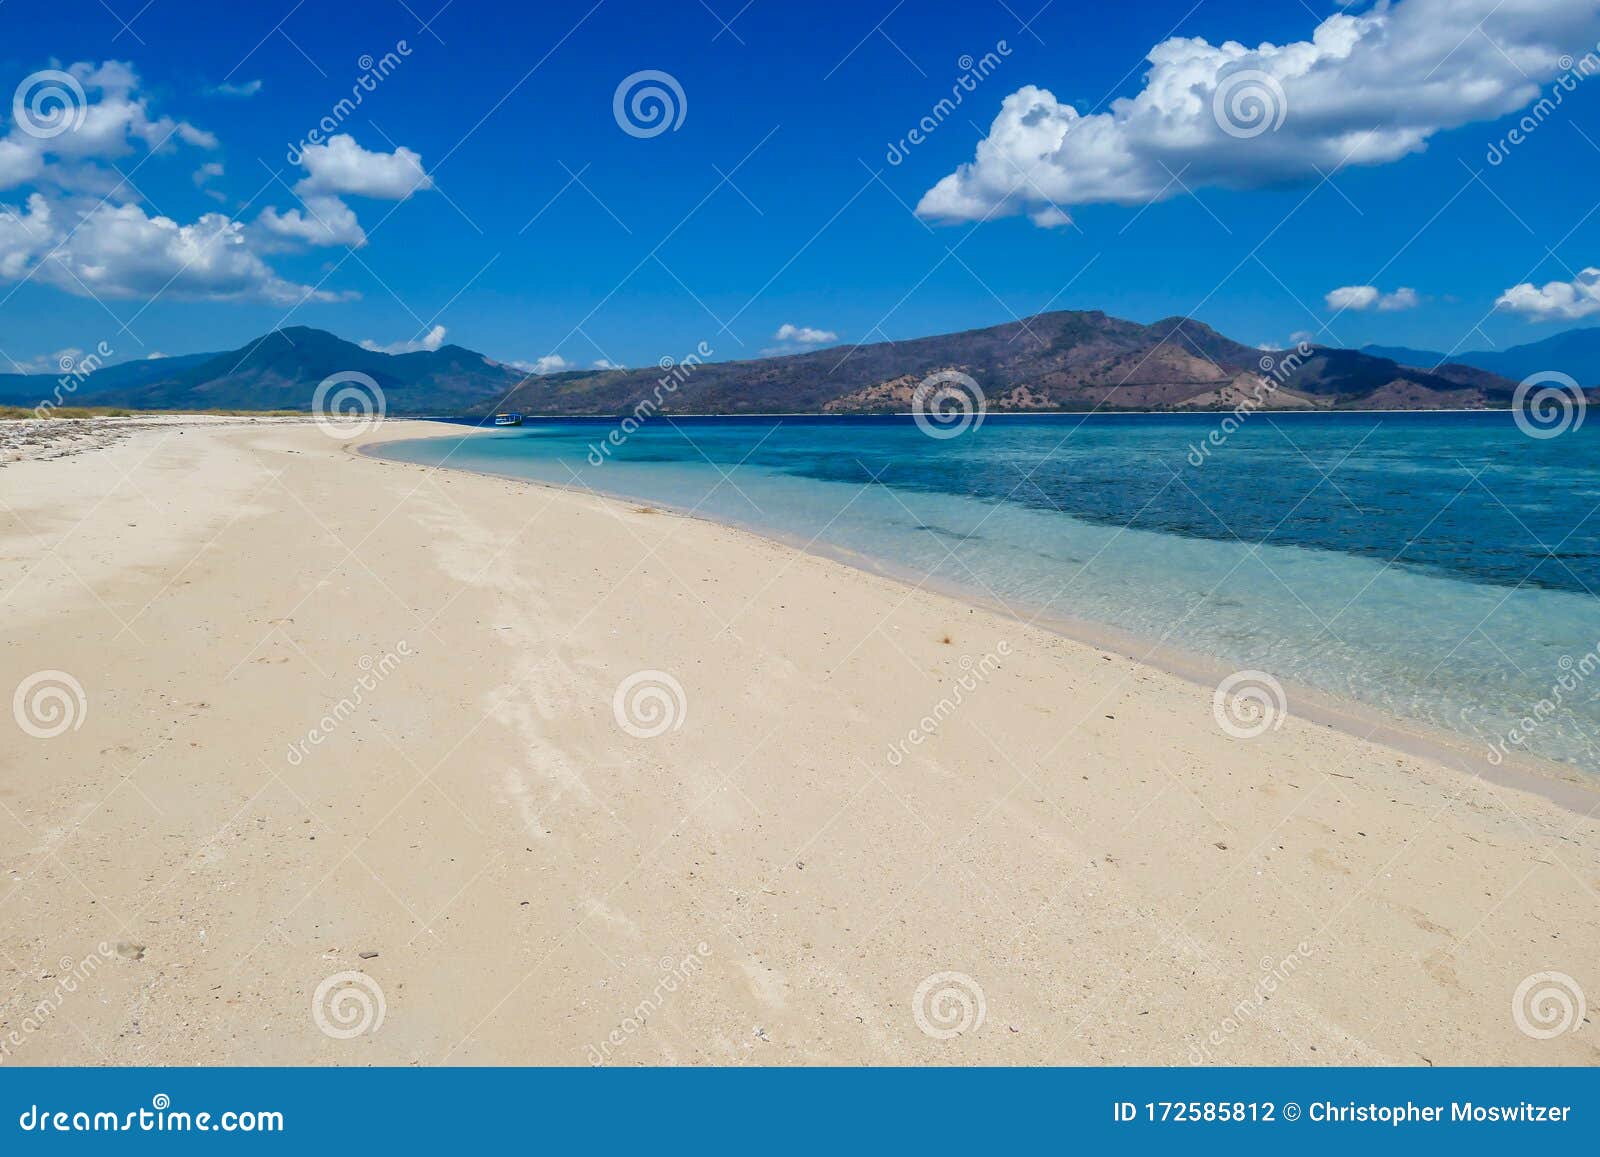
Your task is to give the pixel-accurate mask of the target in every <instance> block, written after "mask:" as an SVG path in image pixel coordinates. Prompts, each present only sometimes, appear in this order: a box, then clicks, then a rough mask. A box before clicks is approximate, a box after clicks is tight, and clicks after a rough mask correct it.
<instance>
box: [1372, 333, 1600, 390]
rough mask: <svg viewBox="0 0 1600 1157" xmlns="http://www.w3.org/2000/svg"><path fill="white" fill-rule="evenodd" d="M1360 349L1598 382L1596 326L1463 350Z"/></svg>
mask: <svg viewBox="0 0 1600 1157" xmlns="http://www.w3.org/2000/svg"><path fill="white" fill-rule="evenodd" d="M1361 352H1362V353H1366V354H1371V355H1373V356H1374V357H1380V358H1389V359H1390V360H1392V361H1396V362H1400V363H1401V364H1403V365H1408V366H1428V367H1431V366H1436V365H1439V364H1440V363H1441V362H1458V363H1460V364H1462V365H1467V366H1475V367H1476V368H1478V369H1480V370H1488V371H1489V372H1490V373H1492V374H1499V375H1500V376H1501V377H1506V378H1513V379H1515V380H1517V381H1521V380H1522V379H1523V378H1525V377H1527V376H1528V375H1530V374H1537V373H1540V372H1542V371H1544V370H1559V371H1560V372H1561V373H1564V374H1568V375H1570V376H1571V377H1572V378H1573V379H1575V380H1576V381H1577V382H1578V383H1579V384H1580V385H1587V386H1593V385H1600V328H1590V329H1572V330H1567V331H1566V332H1565V333H1558V334H1556V335H1555V336H1553V337H1547V338H1545V339H1544V340H1543V341H1536V342H1529V343H1528V344H1527V345H1514V346H1510V347H1508V348H1506V349H1503V350H1474V351H1472V352H1470V353H1464V354H1441V353H1435V352H1433V351H1431V350H1417V349H1407V348H1406V347H1405V346H1378V345H1368V346H1362V347H1361Z"/></svg>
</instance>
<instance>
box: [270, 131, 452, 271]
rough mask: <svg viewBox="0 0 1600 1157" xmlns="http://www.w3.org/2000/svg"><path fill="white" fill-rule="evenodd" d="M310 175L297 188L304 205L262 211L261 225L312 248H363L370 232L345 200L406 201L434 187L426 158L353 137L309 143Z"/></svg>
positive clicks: (304, 156)
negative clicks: (382, 149) (376, 146)
mask: <svg viewBox="0 0 1600 1157" xmlns="http://www.w3.org/2000/svg"><path fill="white" fill-rule="evenodd" d="M300 164H301V165H302V166H303V167H304V168H305V170H306V176H305V177H304V178H302V179H301V180H300V181H299V182H298V183H297V184H296V185H295V186H294V190H293V191H294V194H295V196H297V197H299V198H300V205H301V207H300V208H298V209H294V208H291V209H288V210H286V211H283V212H279V210H278V209H277V208H276V207H269V208H266V209H263V210H262V211H261V215H260V216H259V217H258V218H257V223H258V224H259V225H260V226H261V227H262V228H263V229H265V230H266V231H267V232H268V233H271V234H273V235H274V236H277V237H281V238H286V239H288V240H291V241H297V242H303V243H305V244H307V245H348V246H350V247H351V248H352V249H359V248H361V247H362V246H363V245H365V244H366V243H367V234H366V232H365V230H363V229H362V228H361V222H360V221H359V220H357V219H356V214H355V210H354V209H352V208H350V206H349V205H348V204H346V203H345V201H344V197H345V196H356V197H372V198H374V199H377V200H383V201H404V200H405V199H406V198H407V197H409V196H411V194H412V193H414V192H417V191H418V190H421V189H431V188H433V179H432V178H431V177H429V176H428V174H427V172H426V171H425V170H424V169H423V167H422V158H421V157H420V156H418V155H417V154H416V153H414V152H412V151H411V150H410V149H408V148H405V147H403V146H402V147H397V148H396V149H395V150H394V152H392V153H383V152H373V151H371V150H368V149H364V148H362V147H361V146H360V145H359V144H357V143H356V139H355V138H354V137H352V136H351V135H350V134H349V133H340V134H339V135H338V136H336V137H333V138H332V139H330V140H329V141H328V143H327V144H325V145H307V146H306V147H305V148H304V149H303V150H302V151H301V153H300Z"/></svg>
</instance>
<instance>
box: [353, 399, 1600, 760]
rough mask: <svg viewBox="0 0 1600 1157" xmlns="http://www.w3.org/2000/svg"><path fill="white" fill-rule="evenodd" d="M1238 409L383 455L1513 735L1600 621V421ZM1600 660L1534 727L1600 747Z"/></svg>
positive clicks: (1577, 751) (441, 442) (441, 446)
mask: <svg viewBox="0 0 1600 1157" xmlns="http://www.w3.org/2000/svg"><path fill="white" fill-rule="evenodd" d="M1220 420H1221V419H1220V416H1218V415H1213V414H1191V415H1104V416H1102V415H1095V416H1084V415H1048V416H1027V417H998V416H991V417H989V419H988V420H987V421H986V422H984V423H983V424H982V425H981V426H980V427H978V428H976V429H973V430H968V431H967V432H965V433H963V434H961V435H960V436H958V437H954V438H949V439H937V438H932V437H929V436H927V435H926V434H924V433H923V432H922V431H921V430H920V429H919V428H918V427H917V426H916V425H915V423H913V422H912V421H911V420H910V419H909V418H851V419H808V418H786V419H781V420H780V419H693V420H672V421H669V420H667V419H664V418H656V419H653V420H651V421H649V422H646V423H645V424H644V425H643V426H642V427H641V428H640V429H638V430H636V431H634V432H632V433H631V434H630V435H629V436H627V437H626V438H623V439H621V440H620V444H619V443H618V442H617V441H616V440H612V439H610V438H609V437H608V436H609V435H611V434H612V433H613V432H614V431H616V430H617V423H616V422H615V421H614V420H563V421H554V422H540V423H539V424H536V425H528V426H524V427H522V428H520V429H511V430H496V431H492V432H488V433H484V434H480V435H474V436H473V437H471V438H470V439H467V440H465V441H464V442H463V441H460V440H454V439H429V440H424V441H419V442H411V443H400V444H397V445H395V446H391V447H388V448H386V450H385V452H386V453H388V454H390V455H393V456H396V457H404V458H406V459H408V460H411V461H417V462H440V461H445V463H446V464H448V465H453V466H458V467H463V468H469V469H478V470H487V471H493V472H496V473H502V474H511V475H516V476H520V477H528V478H538V479H542V480H546V481H554V482H561V483H569V484H575V485H583V486H588V487H592V488H594V489H596V490H601V491H605V492H609V493H617V494H626V495H630V496H633V497H638V498H642V499H648V500H652V501H656V502H661V503H666V504H671V505H674V506H677V507H681V508H685V509H693V510H696V511H698V512H699V513H702V514H706V515H709V516H711V517H716V518H721V519H725V520H728V521H732V522H737V523H740V524H744V525H749V526H754V527H757V528H761V529H767V530H773V531H777V532H780V533H782V534H784V535H787V536H791V537H794V536H797V537H799V538H801V539H803V540H811V539H813V538H816V539H817V540H818V541H820V542H823V543H827V544H829V545H832V546H836V547H842V548H845V549H848V550H852V551H856V552H859V553H861V554H864V555H867V556H871V557H874V558H877V559H880V560H882V561H883V562H885V563H888V564H891V565H893V566H895V567H896V568H898V569H901V570H908V571H911V572H913V573H916V574H926V575H931V576H933V577H935V578H937V579H939V580H940V581H942V582H946V583H950V582H953V583H957V584H961V585H964V586H966V587H968V588H970V589H972V590H973V591H974V592H976V593H978V594H980V595H983V596H984V597H987V598H992V599H997V600H999V601H1002V602H1004V603H1006V604H1008V605H1010V606H1011V607H1013V608H1014V609H1016V610H1018V611H1019V612H1020V613H1023V614H1025V615H1028V614H1037V613H1041V612H1042V613H1044V614H1047V615H1048V614H1051V613H1054V614H1059V615H1064V616H1070V617H1074V618H1079V619H1088V620H1094V621H1099V622H1104V623H1108V624H1111V625H1113V626H1116V627H1119V628H1122V629H1124V630H1128V631H1133V632H1135V633H1137V634H1139V635H1142V636H1145V637H1147V638H1149V639H1151V640H1152V641H1158V640H1159V641H1164V642H1167V643H1170V644H1174V645H1177V646H1180V647H1183V648H1186V649H1188V650H1191V651H1196V652H1199V653H1202V654H1206V655H1212V656H1215V657H1217V658H1220V659H1222V660H1224V661H1226V662H1230V663H1237V664H1239V665H1240V666H1251V667H1259V668H1262V669H1265V670H1269V671H1272V672H1273V673H1274V674H1275V675H1277V676H1278V677H1279V678H1282V679H1286V680H1293V681H1298V682H1301V683H1305V684H1308V685H1311V686H1314V687H1318V688H1321V689H1324V690H1326V691H1329V692H1332V693H1335V694H1339V695H1345V696H1349V697H1353V698H1355V699H1358V700H1361V701H1363V702H1366V703H1369V704H1372V705H1374V706H1378V707H1381V708H1384V709H1386V710H1389V711H1391V712H1394V713H1396V714H1398V715H1401V716H1403V717H1408V718H1412V719H1416V720H1419V721H1422V722H1425V723H1428V724H1431V725H1434V726H1438V727H1444V728H1447V729H1450V730H1454V731H1458V732H1465V733H1467V734H1469V735H1481V736H1483V737H1484V738H1485V739H1486V740H1487V741H1491V742H1492V741H1494V740H1497V739H1500V738H1501V737H1502V736H1503V733H1504V732H1505V730H1506V729H1507V728H1508V727H1510V726H1511V725H1512V724H1513V723H1514V722H1515V721H1516V720H1517V719H1519V718H1521V717H1522V716H1524V715H1525V714H1527V713H1528V712H1529V711H1531V710H1532V709H1533V706H1534V704H1536V703H1538V702H1539V701H1540V700H1542V699H1548V698H1550V697H1551V695H1552V689H1553V688H1554V687H1555V686H1556V684H1557V682H1558V680H1561V679H1563V677H1564V676H1565V677H1566V680H1567V682H1568V683H1571V682H1572V681H1573V679H1572V674H1571V671H1573V670H1577V669H1579V668H1580V667H1581V666H1582V662H1581V660H1582V658H1583V656H1585V655H1587V654H1589V653H1591V652H1593V651H1594V650H1595V648H1596V646H1597V643H1600V600H1597V598H1596V595H1595V592H1596V591H1600V518H1597V517H1596V514H1597V511H1600V423H1595V424H1593V425H1588V426H1581V427H1579V428H1578V429H1576V430H1570V431H1568V432H1567V433H1565V434H1562V435H1561V436H1559V437H1553V438H1548V439H1540V438H1534V437H1530V436H1528V435H1526V434H1524V433H1523V432H1521V430H1519V429H1518V427H1517V425H1516V424H1515V423H1514V422H1513V420H1512V418H1511V416H1510V415H1509V414H1503V413H1477V414H1370V415H1369V414H1268V413H1257V414H1254V415H1251V416H1249V417H1248V418H1246V419H1245V420H1244V422H1243V423H1242V424H1240V425H1239V426H1238V428H1237V429H1234V430H1233V431H1232V432H1231V433H1230V434H1228V435H1227V436H1226V437H1225V438H1224V439H1223V440H1222V442H1221V444H1220V445H1219V444H1217V443H1216V441H1215V440H1214V439H1212V438H1211V435H1212V434H1213V433H1214V432H1219V433H1220V427H1219V423H1220ZM1569 668H1570V670H1569ZM1593 684H1594V685H1592V686H1591V685H1588V683H1587V681H1586V680H1579V681H1578V685H1577V686H1575V687H1568V688H1565V689H1563V690H1562V691H1561V695H1560V698H1561V702H1560V704H1559V708H1558V710H1557V711H1556V712H1555V713H1553V714H1550V715H1549V717H1548V718H1541V719H1540V720H1539V721H1538V726H1537V727H1535V728H1534V729H1532V731H1531V732H1530V733H1528V734H1527V735H1526V737H1525V738H1524V739H1523V740H1522V741H1521V742H1520V743H1517V744H1513V745H1512V746H1513V747H1516V746H1522V747H1525V748H1526V749H1527V750H1529V751H1531V752H1534V753H1537V754H1541V755H1545V756H1548V757H1553V758H1558V759H1564V760H1568V761H1572V762H1576V763H1579V764H1582V765H1584V766H1585V767H1588V768H1590V769H1591V770H1596V771H1600V750H1597V747H1596V742H1595V741H1596V738H1597V737H1600V674H1597V675H1596V676H1595V678H1594V680H1593ZM1524 730H1526V729H1524Z"/></svg>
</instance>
